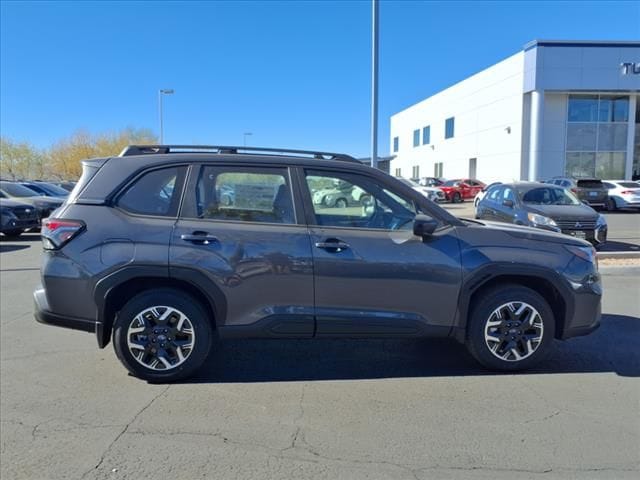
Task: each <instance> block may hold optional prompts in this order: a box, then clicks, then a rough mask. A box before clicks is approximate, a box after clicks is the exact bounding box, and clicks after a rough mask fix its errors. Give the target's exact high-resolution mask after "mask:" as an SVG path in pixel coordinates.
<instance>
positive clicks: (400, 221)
mask: <svg viewBox="0 0 640 480" xmlns="http://www.w3.org/2000/svg"><path fill="white" fill-rule="evenodd" d="M306 180H307V186H308V187H309V194H310V196H311V201H312V204H313V213H314V224H315V225H320V226H330V227H342V228H372V229H383V230H399V229H405V228H411V222H412V221H413V219H414V217H415V215H416V211H417V210H416V207H415V204H414V202H413V200H412V199H410V198H405V196H404V195H401V194H399V193H397V192H395V191H392V190H390V189H388V188H386V187H384V186H382V185H380V184H378V183H377V182H375V181H372V180H370V179H368V178H367V177H364V176H360V175H352V174H348V173H341V172H335V173H333V172H332V173H326V172H319V171H307V172H306Z"/></svg>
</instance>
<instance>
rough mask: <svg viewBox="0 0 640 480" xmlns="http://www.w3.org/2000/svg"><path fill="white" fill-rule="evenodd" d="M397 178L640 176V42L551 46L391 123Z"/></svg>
mask: <svg viewBox="0 0 640 480" xmlns="http://www.w3.org/2000/svg"><path fill="white" fill-rule="evenodd" d="M390 137H391V138H390V145H391V155H393V156H394V158H393V160H392V161H391V166H390V173H391V174H392V175H393V174H395V175H396V176H403V177H406V178H420V177H430V176H436V177H445V178H468V177H470V178H478V179H480V180H483V181H485V182H492V181H511V180H544V179H547V178H550V177H554V176H564V175H570V176H596V177H599V178H611V179H615V178H627V179H629V178H632V177H634V178H636V177H637V176H640V42H635V41H634V42H618V41H595V42H594V41H543V40H537V41H533V42H531V43H529V44H527V45H525V47H524V49H523V50H522V51H520V52H518V53H516V54H515V55H513V56H511V57H509V58H507V59H505V60H503V61H501V62H500V63H497V64H495V65H493V66H491V67H489V68H487V69H486V70H483V71H481V72H479V73H477V74H475V75H473V76H471V77H469V78H467V79H465V80H463V81H461V82H459V83H457V84H455V85H453V86H452V87H449V88H447V89H446V90H443V91H441V92H439V93H437V94H435V95H433V96H431V97H429V98H427V99H425V100H423V101H421V102H419V103H416V104H415V105H412V106H410V107H409V108H407V109H405V110H403V111H401V112H399V113H396V114H395V115H393V116H392V117H391V132H390Z"/></svg>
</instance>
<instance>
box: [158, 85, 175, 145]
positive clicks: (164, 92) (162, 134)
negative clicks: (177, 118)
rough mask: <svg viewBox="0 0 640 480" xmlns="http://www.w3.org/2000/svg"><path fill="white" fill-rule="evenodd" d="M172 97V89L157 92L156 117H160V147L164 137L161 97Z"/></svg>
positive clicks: (162, 89)
mask: <svg viewBox="0 0 640 480" xmlns="http://www.w3.org/2000/svg"><path fill="white" fill-rule="evenodd" d="M163 95H173V88H161V89H160V90H158V116H159V117H160V145H162V140H163V137H164V132H163V125H162V96H163Z"/></svg>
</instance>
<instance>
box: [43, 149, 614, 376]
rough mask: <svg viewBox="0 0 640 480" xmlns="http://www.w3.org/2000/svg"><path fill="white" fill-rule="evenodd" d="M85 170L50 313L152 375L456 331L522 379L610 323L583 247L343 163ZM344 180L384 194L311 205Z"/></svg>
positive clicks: (143, 156) (479, 355) (236, 154)
mask: <svg viewBox="0 0 640 480" xmlns="http://www.w3.org/2000/svg"><path fill="white" fill-rule="evenodd" d="M83 167H84V171H83V174H82V177H81V179H80V181H79V182H78V185H77V186H76V188H75V189H74V190H73V192H72V193H71V195H70V196H69V198H68V200H67V202H66V203H65V205H64V206H63V207H62V209H60V210H59V211H57V212H56V216H55V218H49V219H47V220H45V221H44V223H43V229H42V240H43V246H44V259H43V263H42V286H41V287H38V288H37V289H36V291H35V292H34V299H35V310H36V313H35V314H36V318H37V320H38V321H40V322H42V323H47V324H52V325H58V326H63V327H68V328H75V329H80V330H86V331H89V332H93V333H95V335H96V336H97V340H98V345H99V347H101V348H102V347H105V346H106V345H107V344H108V343H109V341H110V339H113V344H114V348H115V352H116V354H117V356H118V358H119V359H120V360H121V361H122V363H123V364H124V365H125V367H126V368H127V369H128V370H129V371H130V372H131V373H132V374H133V375H136V376H138V377H140V378H143V379H146V380H148V381H154V382H168V381H174V380H178V379H181V378H184V377H186V376H188V375H190V374H191V373H193V372H194V370H196V369H197V368H198V367H199V366H200V365H201V364H202V363H203V362H204V360H205V358H206V357H207V355H208V353H209V350H210V348H211V347H212V345H213V340H214V338H217V337H220V338H225V337H226V338H229V337H236V338H237V337H243V338H247V337H253V338H256V337H259V338H319V337H349V338H362V337H426V336H430V337H454V338H456V339H457V340H459V341H460V342H463V343H465V344H466V345H467V346H468V348H469V351H470V352H471V353H472V354H473V356H474V357H475V358H476V359H477V360H478V361H479V362H480V363H481V364H483V365H484V366H486V367H488V368H491V369H499V370H510V371H513V370H519V369H523V368H527V367H530V366H532V365H533V364H535V363H537V362H538V361H540V360H541V359H542V358H543V357H544V355H545V354H546V353H547V352H548V351H549V348H550V347H551V344H552V343H553V340H554V338H557V339H566V338H569V337H573V336H577V335H584V334H587V333H589V332H591V331H593V330H594V329H595V328H597V327H598V325H599V322H600V299H601V294H602V289H601V284H600V277H599V275H598V271H597V262H596V258H595V252H594V249H593V247H592V246H591V245H589V244H588V243H587V242H585V241H582V240H579V239H575V238H571V237H568V236H565V235H560V234H556V233H552V232H545V231H541V230H537V229H533V228H528V227H520V226H515V225H505V224H494V223H490V222H477V221H470V220H461V219H458V218H456V217H454V216H452V215H450V214H449V213H447V212H446V211H445V210H443V209H442V208H440V207H439V206H437V205H436V204H434V203H432V202H431V201H430V200H428V199H427V198H426V197H425V196H424V195H422V194H420V193H419V192H416V191H415V190H413V189H412V188H411V187H409V186H407V185H405V184H403V183H402V182H399V181H398V180H395V179H394V178H392V177H390V176H388V175H386V174H384V173H382V172H380V171H378V170H374V169H372V168H369V167H367V166H363V165H362V164H360V163H359V162H358V161H357V160H355V159H353V158H352V157H349V156H346V155H339V154H329V153H323V152H307V151H295V150H273V149H253V148H246V147H185V146H166V145H160V146H131V147H128V148H127V149H125V151H123V153H122V154H121V155H120V157H117V158H101V159H95V160H88V161H85V162H84V163H83ZM336 183H340V184H342V185H345V184H349V185H352V186H353V187H354V189H355V188H358V189H361V190H362V191H363V192H366V194H367V195H368V196H369V198H370V200H369V201H367V202H363V203H361V204H359V205H355V206H351V205H346V206H340V207H336V206H332V207H327V206H326V205H322V204H318V203H314V202H313V197H314V193H315V191H316V190H317V189H322V188H326V186H327V185H334V184H336ZM225 185H232V186H233V191H234V200H233V202H231V203H229V202H223V201H221V199H220V198H218V196H219V195H220V192H222V191H223V190H224V189H223V186H225Z"/></svg>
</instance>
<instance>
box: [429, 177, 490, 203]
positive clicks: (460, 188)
mask: <svg viewBox="0 0 640 480" xmlns="http://www.w3.org/2000/svg"><path fill="white" fill-rule="evenodd" d="M484 186H485V184H484V183H482V182H481V181H479V180H473V179H471V178H463V179H461V178H458V179H456V180H447V181H446V182H444V183H443V184H442V185H441V186H440V187H438V188H440V189H441V190H442V191H443V192H444V194H445V196H446V197H447V201H449V202H452V203H461V202H464V201H465V200H470V199H472V198H474V197H475V196H476V195H477V194H478V192H479V191H480V190H482V189H483V188H484Z"/></svg>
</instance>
